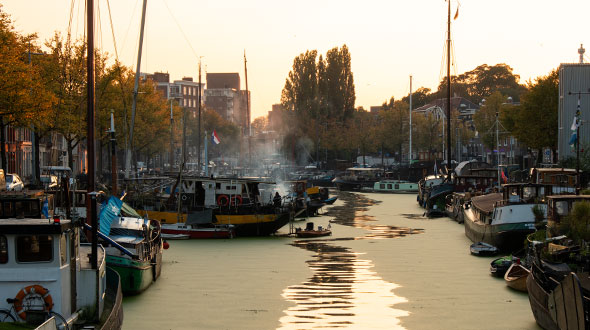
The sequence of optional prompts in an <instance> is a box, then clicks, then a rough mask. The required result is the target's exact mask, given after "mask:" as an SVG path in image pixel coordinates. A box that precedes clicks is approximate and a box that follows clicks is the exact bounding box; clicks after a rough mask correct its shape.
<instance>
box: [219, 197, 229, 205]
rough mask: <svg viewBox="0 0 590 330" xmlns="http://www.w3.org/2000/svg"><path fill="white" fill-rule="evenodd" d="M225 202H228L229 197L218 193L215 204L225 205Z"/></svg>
mask: <svg viewBox="0 0 590 330" xmlns="http://www.w3.org/2000/svg"><path fill="white" fill-rule="evenodd" d="M227 204H229V197H227V195H219V196H218V197H217V205H219V206H227Z"/></svg>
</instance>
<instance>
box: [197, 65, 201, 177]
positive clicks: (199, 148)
mask: <svg viewBox="0 0 590 330" xmlns="http://www.w3.org/2000/svg"><path fill="white" fill-rule="evenodd" d="M197 100H198V102H199V104H198V109H199V124H198V125H199V128H198V135H197V136H198V138H197V164H198V165H197V166H198V169H199V175H201V58H199V92H198V94H197Z"/></svg>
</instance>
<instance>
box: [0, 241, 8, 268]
mask: <svg viewBox="0 0 590 330" xmlns="http://www.w3.org/2000/svg"><path fill="white" fill-rule="evenodd" d="M7 262H8V242H6V236H3V235H2V236H0V264H5V263H7Z"/></svg>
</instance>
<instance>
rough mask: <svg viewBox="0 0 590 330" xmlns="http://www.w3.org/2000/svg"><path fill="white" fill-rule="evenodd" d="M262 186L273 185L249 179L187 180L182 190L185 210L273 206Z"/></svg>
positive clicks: (269, 195)
mask: <svg viewBox="0 0 590 330" xmlns="http://www.w3.org/2000/svg"><path fill="white" fill-rule="evenodd" d="M260 184H273V183H272V182H263V181H257V180H251V179H250V180H249V179H225V178H217V179H210V178H198V177H195V178H186V179H183V181H182V184H181V189H180V198H181V200H182V206H183V208H185V209H187V210H190V209H195V208H203V207H205V208H228V207H237V206H242V205H244V206H255V205H268V204H272V196H271V194H270V193H268V194H266V195H268V196H266V195H265V196H262V194H261V189H260V187H259V185H260Z"/></svg>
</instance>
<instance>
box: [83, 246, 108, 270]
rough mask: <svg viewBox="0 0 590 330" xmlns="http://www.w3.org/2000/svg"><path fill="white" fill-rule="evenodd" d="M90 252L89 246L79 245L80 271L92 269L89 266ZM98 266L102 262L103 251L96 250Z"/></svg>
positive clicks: (90, 247)
mask: <svg viewBox="0 0 590 330" xmlns="http://www.w3.org/2000/svg"><path fill="white" fill-rule="evenodd" d="M91 252H92V246H91V245H80V267H81V269H92V265H91V264H90V254H91ZM97 257H98V258H97V259H98V264H99V265H100V263H101V262H102V260H104V249H101V248H100V247H99V248H98V256H97Z"/></svg>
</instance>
